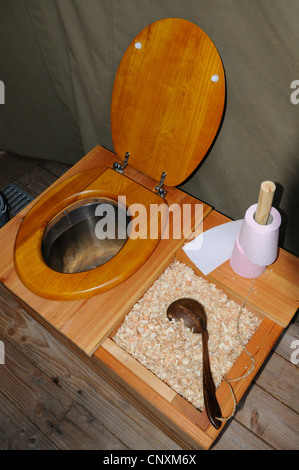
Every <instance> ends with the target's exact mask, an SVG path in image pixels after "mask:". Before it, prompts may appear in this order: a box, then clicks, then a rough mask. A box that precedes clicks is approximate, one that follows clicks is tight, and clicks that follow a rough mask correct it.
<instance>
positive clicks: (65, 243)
mask: <svg viewBox="0 0 299 470" xmlns="http://www.w3.org/2000/svg"><path fill="white" fill-rule="evenodd" d="M129 222H130V217H129V215H128V213H127V211H126V209H125V208H124V207H122V206H120V205H119V204H117V203H116V202H115V201H113V200H111V199H106V198H105V199H104V198H101V199H90V198H89V199H83V200H81V201H79V202H77V203H75V204H72V205H71V206H69V207H67V208H66V209H65V210H64V211H63V212H61V213H60V214H58V215H57V216H56V217H54V219H52V221H51V222H50V223H49V224H48V226H47V227H46V229H45V231H44V235H43V239H42V247H41V248H42V256H43V259H44V261H45V263H46V264H47V265H48V266H49V267H50V268H51V269H53V270H54V271H57V272H60V273H79V272H83V271H89V270H91V269H95V268H97V267H98V266H101V265H102V264H104V263H106V262H107V261H109V260H110V259H111V258H113V257H114V256H115V255H116V254H117V253H118V252H119V251H120V250H121V249H122V247H123V246H124V244H125V243H126V241H127V238H128V236H127V227H128V224H129Z"/></svg>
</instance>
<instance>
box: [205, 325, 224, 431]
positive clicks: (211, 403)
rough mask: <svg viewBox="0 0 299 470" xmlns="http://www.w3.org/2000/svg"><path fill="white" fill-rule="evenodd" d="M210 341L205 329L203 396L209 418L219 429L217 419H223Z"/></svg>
mask: <svg viewBox="0 0 299 470" xmlns="http://www.w3.org/2000/svg"><path fill="white" fill-rule="evenodd" d="M208 339H209V335H208V330H206V329H204V330H203V331H202V362H203V395H204V403H205V409H206V413H207V416H208V418H209V420H210V422H211V424H212V425H213V426H214V428H216V429H219V428H220V426H221V421H219V420H218V419H217V418H220V417H221V409H220V406H219V403H218V401H217V398H216V389H215V384H214V381H213V377H212V373H211V368H210V359H209V350H208Z"/></svg>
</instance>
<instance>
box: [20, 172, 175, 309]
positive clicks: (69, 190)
mask: <svg viewBox="0 0 299 470" xmlns="http://www.w3.org/2000/svg"><path fill="white" fill-rule="evenodd" d="M119 195H122V196H123V197H125V198H126V204H127V208H128V209H129V210H130V206H131V205H132V204H136V203H139V204H142V205H143V206H144V207H145V208H146V220H144V224H143V225H142V224H140V225H141V227H140V231H139V234H140V236H141V238H136V239H134V238H128V239H127V240H126V242H125V244H124V246H123V248H122V249H121V250H120V251H119V252H118V253H117V254H116V255H115V256H114V257H113V258H112V259H110V260H109V261H107V262H106V263H104V264H102V265H101V266H98V267H96V268H94V269H91V270H89V271H84V272H78V273H60V272H57V271H54V270H53V269H51V268H50V267H49V266H48V265H47V264H46V262H45V260H44V258H43V255H42V248H41V247H42V239H43V235H44V231H45V229H46V227H47V226H48V224H49V223H50V222H51V221H52V220H53V218H54V217H57V215H59V214H60V213H63V211H65V210H66V209H67V208H68V207H69V206H70V205H72V204H74V203H76V202H78V201H80V200H83V199H90V198H94V199H97V198H101V197H105V198H108V199H111V200H113V201H116V202H117V199H118V196H119ZM161 202H162V201H161V198H160V197H159V196H158V195H157V194H155V193H153V192H152V191H150V190H149V189H147V188H145V187H143V186H141V185H139V184H138V183H136V182H135V181H133V180H132V179H130V178H127V177H124V176H123V175H120V174H119V173H117V172H115V171H114V170H112V169H111V168H107V167H99V168H96V169H92V170H88V171H85V172H82V173H78V174H77V175H75V176H73V177H71V178H68V179H66V180H65V181H63V182H62V183H60V184H59V185H57V186H56V187H54V188H53V189H51V190H50V191H48V192H47V193H46V194H45V195H44V196H43V197H42V198H41V199H40V200H39V201H38V202H37V203H36V204H35V205H34V206H33V208H32V209H31V210H30V212H29V213H28V214H27V216H26V217H25V219H24V221H23V223H22V224H21V227H20V229H19V232H18V235H17V238H16V243H15V252H14V261H15V268H16V271H17V273H18V275H19V277H20V279H21V281H22V282H23V284H24V285H25V286H26V287H27V288H28V289H29V290H31V291H32V292H34V293H35V294H37V295H39V296H41V297H45V298H49V299H53V300H74V299H81V298H84V297H90V296H93V295H96V294H98V293H100V292H103V291H105V290H108V289H110V288H112V287H114V286H115V285H117V284H119V283H121V282H123V281H124V280H125V279H127V278H128V277H129V276H130V275H131V274H133V273H134V272H135V271H136V270H137V269H138V268H139V267H140V266H141V265H142V264H143V263H144V262H145V261H146V259H147V258H148V257H149V256H150V254H151V253H152V252H153V250H154V249H155V247H156V245H157V243H158V242H159V238H160V236H161V233H160V231H161V226H160V227H159V226H157V231H158V232H159V237H158V238H156V239H154V238H152V239H151V238H150V204H161ZM166 212H167V211H165V210H164V222H162V223H165V222H166ZM151 223H153V221H151Z"/></svg>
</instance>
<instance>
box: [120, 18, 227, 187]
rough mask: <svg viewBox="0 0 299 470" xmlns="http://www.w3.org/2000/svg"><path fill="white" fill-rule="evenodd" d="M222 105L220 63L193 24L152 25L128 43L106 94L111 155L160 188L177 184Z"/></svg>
mask: <svg viewBox="0 0 299 470" xmlns="http://www.w3.org/2000/svg"><path fill="white" fill-rule="evenodd" d="M224 102H225V76H224V70H223V66H222V61H221V58H220V56H219V54H218V51H217V49H216V47H215V45H214V44H213V42H212V41H211V39H210V38H209V37H208V36H207V35H206V34H205V33H204V31H202V30H201V29H200V28H199V27H198V26H196V25H195V24H193V23H191V22H189V21H186V20H183V19H179V18H168V19H163V20H159V21H157V22H155V23H152V24H150V25H149V26H147V27H146V28H145V29H143V30H142V31H141V32H140V33H139V34H138V35H137V36H136V38H135V39H134V40H133V41H132V42H131V44H130V45H129V47H128V49H127V50H126V52H125V54H124V56H123V58H122V61H121V63H120V65H119V68H118V71H117V74H116V78H115V82H114V87H113V94H112V105H111V128H112V139H113V145H114V149H115V151H116V153H117V154H118V155H119V157H120V158H124V156H125V153H126V152H129V153H130V159H129V163H130V164H131V165H133V166H134V167H135V168H137V169H138V170H140V171H142V172H143V173H145V174H147V175H149V176H151V177H153V178H154V179H156V180H158V181H159V180H160V177H161V174H162V172H163V171H165V172H166V173H167V176H166V179H165V184H166V185H168V186H176V185H178V184H180V183H182V182H183V181H184V180H185V179H186V178H187V177H188V176H189V175H190V174H191V173H192V171H193V170H194V169H195V168H196V167H197V165H198V164H199V163H200V161H201V160H202V159H203V157H204V156H205V154H206V153H207V151H208V149H209V147H210V146H211V144H212V142H213V139H214V137H215V135H216V133H217V130H218V128H219V125H220V122H221V119H222V114H223V109H224Z"/></svg>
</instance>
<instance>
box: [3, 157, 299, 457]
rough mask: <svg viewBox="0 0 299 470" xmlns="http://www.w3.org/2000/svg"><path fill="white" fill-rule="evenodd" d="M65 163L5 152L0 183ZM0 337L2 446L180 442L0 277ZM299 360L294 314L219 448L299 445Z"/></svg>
mask: <svg viewBox="0 0 299 470" xmlns="http://www.w3.org/2000/svg"><path fill="white" fill-rule="evenodd" d="M68 168H69V166H68V165H64V164H61V163H57V162H52V161H45V160H36V159H30V158H29V159H28V158H23V157H17V156H15V155H11V154H7V153H6V152H0V169H1V170H0V190H1V188H3V187H4V186H6V185H7V184H8V183H11V182H15V183H17V184H18V185H19V186H21V187H23V188H24V189H26V190H27V191H29V192H31V193H32V194H33V195H37V194H39V193H41V192H42V191H43V190H44V189H46V188H47V187H48V186H49V185H50V184H51V183H53V182H54V181H55V180H56V179H57V177H58V176H60V175H61V174H62V173H63V172H65V171H66V170H67V169H68ZM0 252H1V247H0ZM0 341H2V342H3V343H4V347H5V364H0V449H3V450H4V449H109V450H117V449H134V450H137V449H146V450H158V449H165V450H175V449H180V447H179V446H178V445H177V444H176V443H175V442H174V441H173V440H172V439H171V438H169V437H168V436H166V434H165V433H164V432H162V431H161V430H160V429H159V428H157V427H156V426H155V425H154V424H153V423H152V422H151V421H150V420H149V419H148V418H147V417H145V416H144V415H143V414H142V413H141V412H140V411H139V410H138V409H137V408H136V407H135V406H134V405H133V404H131V403H130V401H129V400H128V399H127V398H125V397H124V396H123V395H122V394H120V393H119V392H118V391H116V390H115V389H114V388H113V387H112V386H111V385H110V384H109V383H107V382H106V381H105V380H104V379H103V378H102V377H100V376H99V375H98V374H96V373H95V372H94V370H92V369H91V368H88V366H87V365H86V362H85V361H83V360H82V359H81V358H80V357H78V355H76V354H75V353H74V352H73V351H71V350H70V349H69V348H67V347H66V346H65V345H64V344H62V343H61V342H60V341H59V340H58V339H57V338H55V337H54V336H53V335H51V334H50V333H49V332H48V331H47V330H45V328H43V327H42V326H41V325H40V324H39V323H37V322H36V321H35V320H33V319H32V317H31V316H30V315H29V314H28V313H26V312H25V311H24V310H23V309H22V308H20V307H19V306H18V305H17V303H16V302H15V300H14V299H13V298H12V296H11V295H10V294H8V292H7V291H6V289H4V287H3V285H1V284H0ZM295 341H297V343H296V342H295ZM296 349H297V351H298V353H296ZM298 360H299V320H298V315H296V316H295V318H294V319H293V321H292V323H291V324H290V325H289V327H288V328H287V329H286V330H285V331H284V333H283V335H282V336H281V337H280V339H279V340H278V342H277V344H276V345H275V347H274V348H273V351H272V353H271V354H270V356H269V358H268V360H267V361H266V363H265V364H264V366H263V367H262V369H261V370H260V372H259V373H258V375H257V377H256V378H255V380H254V382H253V383H252V385H251V387H250V388H249V390H248V391H247V393H246V395H245V396H244V397H243V399H242V400H241V402H240V404H239V405H238V408H237V412H236V415H235V417H234V419H232V420H230V422H229V423H228V424H227V426H226V428H225V430H224V432H223V433H222V434H220V437H219V438H218V439H217V441H216V442H215V444H214V446H213V447H212V449H213V450H242V449H252V450H254V449H261V450H268V449H284V450H287V449H298V448H299V393H298V392H299V368H298V364H297V365H296V364H294V363H293V362H298Z"/></svg>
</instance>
